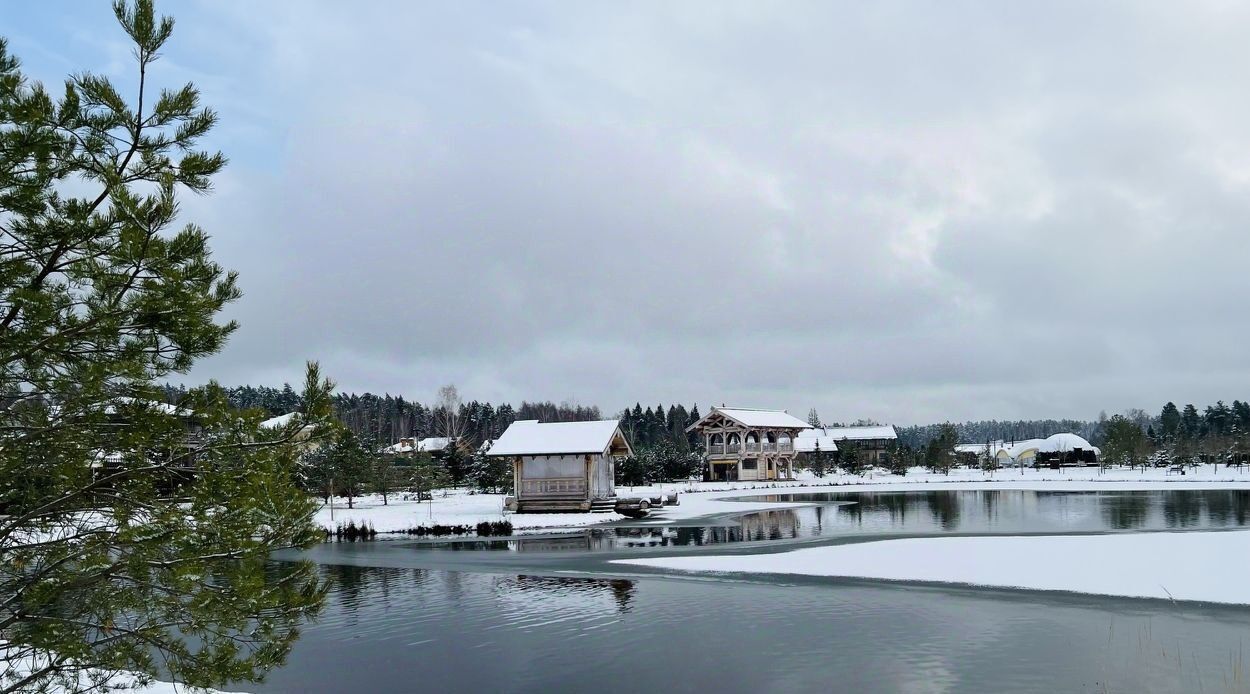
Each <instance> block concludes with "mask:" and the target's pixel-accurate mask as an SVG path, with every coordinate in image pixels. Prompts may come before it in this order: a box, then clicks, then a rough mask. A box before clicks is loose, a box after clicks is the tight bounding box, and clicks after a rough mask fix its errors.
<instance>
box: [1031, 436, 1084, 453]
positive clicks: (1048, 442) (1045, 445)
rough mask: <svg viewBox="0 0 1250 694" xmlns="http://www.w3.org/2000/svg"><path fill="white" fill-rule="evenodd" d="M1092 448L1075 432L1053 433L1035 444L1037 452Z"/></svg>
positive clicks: (1061, 451)
mask: <svg viewBox="0 0 1250 694" xmlns="http://www.w3.org/2000/svg"><path fill="white" fill-rule="evenodd" d="M1078 448H1080V449H1082V450H1086V451H1092V450H1094V447H1093V446H1091V445H1090V443H1089V441H1086V440H1085V439H1084V438H1082V437H1080V436H1077V435H1076V434H1053V435H1051V436H1049V437H1047V438H1046V439H1044V440H1042V442H1041V443H1039V444H1038V445H1037V451H1038V452H1039V453H1067V452H1068V451H1074V450H1076V449H1078Z"/></svg>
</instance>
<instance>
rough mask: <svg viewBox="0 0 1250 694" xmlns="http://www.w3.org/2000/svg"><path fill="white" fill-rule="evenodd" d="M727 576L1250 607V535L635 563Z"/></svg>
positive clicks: (910, 545)
mask: <svg viewBox="0 0 1250 694" xmlns="http://www.w3.org/2000/svg"><path fill="white" fill-rule="evenodd" d="M614 563H617V564H630V565H636V566H650V567H657V568H663V569H674V570H679V571H694V572H717V573H763V574H801V575H807V576H839V577H849V578H872V579H885V580H893V581H926V582H935V583H958V584H971V585H979V586H993V587H1003V588H1026V589H1032V590H1058V591H1069V592H1076V593H1094V594H1099V595H1118V596H1124V597H1135V598H1163V599H1172V600H1197V601H1204V602H1218V603H1236V604H1250V581H1247V580H1246V577H1247V576H1250V531H1245V530H1237V531H1228V532H1184V533H1142V534H1131V535H1129V534H1118V535H1085V536H1045V537H934V538H923V539H905V540H883V541H880V542H866V543H861V544H851V545H834V546H828V547H814V548H810V549H799V550H794V551H792V552H780V553H776V554H748V555H735V556H688V557H665V558H649V559H625V560H619V561H616V562H614Z"/></svg>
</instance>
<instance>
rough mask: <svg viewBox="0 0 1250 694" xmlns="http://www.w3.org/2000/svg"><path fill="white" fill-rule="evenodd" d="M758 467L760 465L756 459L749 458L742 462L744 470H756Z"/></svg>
mask: <svg viewBox="0 0 1250 694" xmlns="http://www.w3.org/2000/svg"><path fill="white" fill-rule="evenodd" d="M757 465H758V462H757V461H756V460H755V458H747V459H746V460H744V461H742V469H743V470H755V469H756V467H757Z"/></svg>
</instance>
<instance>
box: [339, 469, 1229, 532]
mask: <svg viewBox="0 0 1250 694" xmlns="http://www.w3.org/2000/svg"><path fill="white" fill-rule="evenodd" d="M1213 487H1215V488H1219V487H1233V488H1250V468H1245V469H1243V470H1240V471H1239V470H1236V469H1228V468H1223V467H1221V468H1219V470H1213V469H1212V468H1211V466H1209V465H1206V466H1203V467H1201V468H1196V469H1193V470H1187V471H1186V474H1184V475H1180V474H1177V473H1171V474H1169V473H1168V472H1167V471H1166V470H1164V469H1154V470H1146V471H1142V470H1140V469H1139V470H1128V469H1115V470H1107V471H1105V472H1099V470H1098V468H1070V469H1063V470H1032V469H1025V470H1024V471H1023V472H1021V471H1019V470H1014V469H1013V470H1000V471H998V472H995V473H993V474H987V473H984V472H981V471H980V470H965V469H960V470H953V471H952V472H951V474H950V475H941V474H933V473H930V472H927V471H925V470H923V469H920V468H916V469H913V470H911V471H910V472H909V473H908V474H907V476H906V477H900V476H897V475H890V474H881V473H871V474H869V475H865V476H862V477H861V476H855V475H826V476H825V477H824V478H820V479H817V478H815V477H813V476H812V475H810V474H809V473H800V474H799V479H797V480H794V481H792V482H690V483H685V482H682V483H672V484H662V485H654V486H647V487H617V490H616V493H617V495H618V496H620V497H623V498H626V497H634V496H646V497H654V496H659V495H660V494H667V493H672V492H678V493H679V496H680V500H681V503H680V505H679V506H677V507H674V508H664V509H662V510H659V511H656V512H653V513H652V515H651V517H650V518H648V519H647V520H646V521H643V522H644V523H662V522H666V521H681V520H689V519H692V518H699V517H703V516H709V515H715V514H718V513H731V512H741V511H755V510H763V509H769V508H784V507H787V506H794V505H795V504H783V503H773V502H759V503H750V502H747V503H743V502H727V501H724V500H723V499H724V498H725V497H737V496H757V495H767V494H773V493H778V492H785V491H788V490H792V491H816V492H818V491H831V490H836V491H856V490H869V489H870V490H874V491H909V490H915V489H942V488H948V489H1038V490H1043V489H1068V490H1073V491H1075V490H1081V489H1176V488H1213ZM726 492H733V493H726ZM503 500H504V495H502V494H471V493H469V492H467V491H465V490H443V491H438V492H435V494H434V501H432V502H430V501H422V502H416V501H405V500H403V499H402V498H401V496H400V495H398V494H392V495H390V498H389V503H388V504H387V505H383V504H382V498H381V497H380V496H376V495H372V496H366V497H359V498H357V499H356V500H355V502H354V506H355V508H354V509H348V508H347V500H346V499H343V498H338V499H336V500H335V502H334V513H333V516H334V517H333V520H331V517H330V516H331V513H330V507H329V506H323V507H322V508H321V509H320V510H319V511H318V512H317V515H316V517H315V521H316V522H317V524H319V525H321V526H323V527H327V528H332V527H333V526H334V525H336V524H338V523H347V522H348V521H349V520H350V521H354V522H355V523H357V524H360V523H362V522H366V523H369V524H371V525H372V526H373V528H374V529H375V530H377V531H378V532H386V531H393V530H407V529H409V528H415V527H419V526H430V525H435V524H437V525H476V524H477V523H480V522H482V521H498V520H504V519H507V520H509V521H511V522H512V524H513V526H514V527H515V528H516V529H518V530H525V529H539V528H571V527H581V526H586V525H593V524H596V523H606V522H609V521H614V520H620V519H621V518H622V516H619V515H617V514H615V513H537V514H532V513H515V514H514V513H508V512H506V511H505V510H504V508H503ZM800 505H801V504H800Z"/></svg>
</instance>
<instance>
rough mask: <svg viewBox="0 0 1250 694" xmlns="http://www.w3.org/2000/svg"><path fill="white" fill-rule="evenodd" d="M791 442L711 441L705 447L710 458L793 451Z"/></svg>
mask: <svg viewBox="0 0 1250 694" xmlns="http://www.w3.org/2000/svg"><path fill="white" fill-rule="evenodd" d="M793 452H794V444H793V443H786V442H782V443H769V442H767V441H765V442H759V441H747V442H746V443H744V444H742V443H728V444H725V443H713V444H710V445H709V446H708V447H707V454H708V457H710V458H718V457H737V456H738V455H739V454H745V455H748V456H750V455H759V454H760V453H793Z"/></svg>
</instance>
